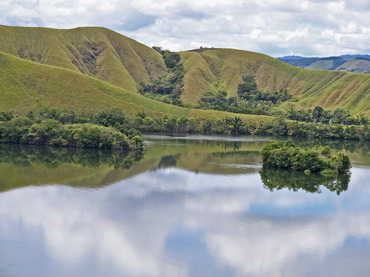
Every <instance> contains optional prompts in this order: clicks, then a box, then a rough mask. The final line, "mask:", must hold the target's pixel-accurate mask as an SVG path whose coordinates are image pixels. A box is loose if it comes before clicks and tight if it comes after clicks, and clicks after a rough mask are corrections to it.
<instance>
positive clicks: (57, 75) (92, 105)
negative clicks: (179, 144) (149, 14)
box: [0, 52, 273, 121]
mask: <svg viewBox="0 0 370 277" xmlns="http://www.w3.org/2000/svg"><path fill="white" fill-rule="evenodd" d="M0 66H1V67H0V68H1V72H0V82H1V86H0V111H14V112H16V113H19V114H23V115H24V114H27V113H28V112H29V111H31V110H37V109H40V108H43V107H47V108H55V109H65V110H74V111H76V112H98V111H101V110H106V109H111V108H118V109H120V110H122V111H124V113H125V114H127V115H131V116H133V115H136V114H137V113H139V112H141V111H143V112H145V113H147V114H148V115H151V116H154V117H159V116H164V115H168V116H176V117H181V116H185V117H193V118H214V119H222V118H225V117H235V116H238V115H237V114H232V113H227V112H218V111H203V110H192V109H186V108H181V107H178V106H173V105H169V104H165V103H162V102H159V101H155V100H152V99H149V98H146V97H144V96H142V95H140V94H137V93H131V92H129V91H127V90H124V89H122V88H120V87H117V86H114V85H112V84H109V83H107V82H104V81H101V80H99V79H97V78H94V77H89V76H86V75H84V74H81V73H78V72H75V71H73V70H68V69H64V68H60V67H56V66H49V65H44V64H38V63H35V62H30V61H27V60H24V59H20V58H17V57H14V56H12V55H9V54H5V53H1V52H0ZM240 117H241V118H242V119H243V120H245V121H248V120H249V121H250V120H252V121H255V120H257V121H270V120H272V119H273V118H272V117H260V116H253V115H240Z"/></svg>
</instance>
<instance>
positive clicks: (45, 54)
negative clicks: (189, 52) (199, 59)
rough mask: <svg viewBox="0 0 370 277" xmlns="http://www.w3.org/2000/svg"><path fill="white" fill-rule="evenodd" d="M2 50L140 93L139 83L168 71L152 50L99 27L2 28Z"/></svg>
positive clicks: (0, 45) (0, 31)
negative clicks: (138, 89)
mask: <svg viewBox="0 0 370 277" xmlns="http://www.w3.org/2000/svg"><path fill="white" fill-rule="evenodd" d="M0 34H1V36H0V51H2V52H5V53H8V54H11V55H13V56H16V57H20V58H23V59H27V60H30V61H34V62H38V63H42V64H48V65H54V66H58V67H63V68H67V69H71V70H73V71H77V72H80V73H83V74H86V75H90V76H95V77H96V78H98V79H100V80H103V81H107V82H109V83H111V84H113V85H116V86H119V87H122V88H125V89H127V90H129V91H131V92H135V91H137V84H138V82H140V81H148V80H149V79H150V78H157V77H158V76H161V75H163V74H165V73H166V72H167V68H166V66H165V64H164V62H163V59H162V57H161V55H160V54H159V53H158V52H156V51H154V50H153V49H152V48H150V47H147V46H145V45H143V44H141V43H139V42H137V41H134V40H132V39H130V38H127V37H125V36H122V35H121V34H118V33H116V32H113V31H111V30H108V29H105V28H99V27H82V28H76V29H70V30H58V29H49V28H27V27H9V26H1V25H0Z"/></svg>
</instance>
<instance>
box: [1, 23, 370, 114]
mask: <svg viewBox="0 0 370 277" xmlns="http://www.w3.org/2000/svg"><path fill="white" fill-rule="evenodd" d="M0 51H2V52H4V53H2V54H0V56H1V68H0V80H1V82H2V87H1V88H0V92H1V95H0V101H1V103H0V109H2V110H4V109H5V110H15V111H18V112H22V113H24V112H25V111H27V110H30V109H31V108H38V107H42V106H48V107H55V108H65V109H67V108H69V109H75V110H80V111H83V110H97V109H98V110H101V109H106V108H108V107H118V108H121V109H124V110H125V111H126V112H127V113H130V114H133V113H137V112H138V111H140V110H144V111H147V112H148V113H152V114H158V115H159V114H171V115H178V116H182V115H184V116H185V115H186V116H194V117H221V116H225V115H229V114H225V113H220V112H215V111H202V110H190V109H183V108H179V107H175V106H171V105H166V104H163V103H159V102H156V101H152V100H149V99H147V98H144V97H142V96H141V95H139V94H137V93H136V92H137V88H138V85H139V83H140V82H148V81H149V80H153V79H157V78H158V77H161V76H164V75H165V74H167V73H168V71H167V68H166V65H165V64H164V61H163V58H162V56H161V55H160V54H159V53H158V52H157V51H155V50H153V49H152V48H150V47H147V46H145V45H143V44H141V43H139V42H136V41H134V40H132V39H129V38H127V37H125V36H123V35H121V34H118V33H116V32H113V31H111V30H108V29H105V28H99V27H81V28H76V29H70V30H58V29H50V28H30V27H9V26H0ZM5 53H7V54H9V55H7V54H5ZM180 55H181V57H182V60H183V62H184V68H185V76H184V92H183V94H182V96H181V100H182V101H183V102H184V103H186V104H193V105H197V103H198V101H199V99H200V98H201V97H202V95H204V94H205V93H207V92H208V91H213V92H214V91H218V90H226V91H227V93H228V95H229V96H235V95H236V91H237V87H238V84H240V83H241V82H242V77H243V76H244V75H247V74H248V75H255V76H256V82H257V84H258V87H259V89H261V90H265V91H273V90H280V89H288V90H289V93H291V94H293V95H294V99H295V101H296V102H293V101H290V102H289V101H288V102H285V103H284V104H282V105H281V109H288V108H290V107H295V108H312V107H314V106H322V107H324V108H327V109H335V108H346V109H348V110H350V111H352V112H353V113H365V114H367V115H370V93H369V91H370V75H366V74H354V73H348V72H344V71H322V70H305V69H300V68H297V67H294V66H291V65H289V64H286V63H284V62H281V61H279V60H277V59H274V58H272V57H269V56H266V55H263V54H258V53H253V52H248V51H241V50H233V49H198V50H195V51H186V52H181V53H180ZM16 57H17V58H16ZM18 58H21V59H18ZM27 60H28V61H27ZM31 61H32V62H31ZM99 80H100V81H99ZM243 118H247V116H243ZM248 118H249V117H248ZM261 118H262V117H261Z"/></svg>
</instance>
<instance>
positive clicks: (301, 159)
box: [261, 141, 351, 175]
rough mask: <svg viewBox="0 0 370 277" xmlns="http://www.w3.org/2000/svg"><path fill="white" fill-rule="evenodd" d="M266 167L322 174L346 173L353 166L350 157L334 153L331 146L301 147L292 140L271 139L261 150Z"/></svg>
mask: <svg viewBox="0 0 370 277" xmlns="http://www.w3.org/2000/svg"><path fill="white" fill-rule="evenodd" d="M261 155H262V161H263V166H264V167H275V168H285V169H293V170H298V171H304V172H305V173H308V174H309V173H310V172H313V173H321V174H322V175H338V174H346V173H348V172H349V169H350V168H351V161H350V160H349V157H348V156H347V155H345V154H343V153H341V152H338V153H333V151H332V150H331V149H330V148H329V147H327V146H326V147H323V148H319V149H312V148H311V149H301V148H299V147H296V146H295V145H294V144H293V143H292V142H290V141H288V142H286V143H284V142H280V141H271V142H269V143H268V144H267V145H265V146H264V147H263V149H262V151H261Z"/></svg>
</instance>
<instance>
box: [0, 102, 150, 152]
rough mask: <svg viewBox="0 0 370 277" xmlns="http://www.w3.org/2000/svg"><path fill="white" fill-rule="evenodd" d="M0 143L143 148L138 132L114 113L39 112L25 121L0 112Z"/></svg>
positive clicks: (30, 115) (27, 117)
mask: <svg viewBox="0 0 370 277" xmlns="http://www.w3.org/2000/svg"><path fill="white" fill-rule="evenodd" d="M0 142H3V143H14V144H30V145H50V146H72V147H81V148H104V149H120V150H130V149H131V150H133V149H138V150H139V149H143V145H144V142H143V139H142V137H141V136H140V132H139V131H138V130H136V129H134V128H132V126H131V125H130V122H129V121H127V119H126V118H125V117H124V116H123V113H122V112H120V111H117V110H116V111H104V112H100V113H97V114H79V115H78V114H76V113H74V112H73V111H57V110H54V109H42V110H41V111H40V112H38V113H36V112H30V113H29V114H28V115H27V116H25V117H20V116H16V115H14V114H12V113H11V112H1V113H0Z"/></svg>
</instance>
